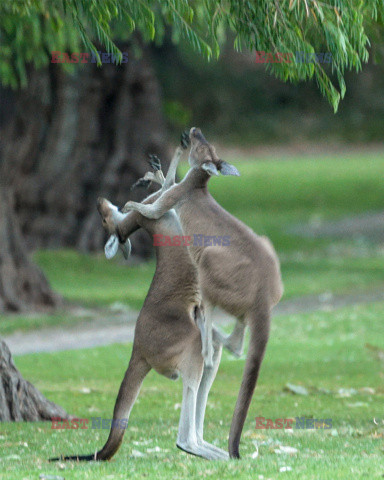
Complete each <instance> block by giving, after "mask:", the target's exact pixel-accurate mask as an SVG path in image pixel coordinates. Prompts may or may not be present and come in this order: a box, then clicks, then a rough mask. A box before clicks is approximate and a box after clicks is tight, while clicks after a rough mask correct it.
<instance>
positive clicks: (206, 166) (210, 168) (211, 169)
mask: <svg viewBox="0 0 384 480" xmlns="http://www.w3.org/2000/svg"><path fill="white" fill-rule="evenodd" d="M201 168H202V169H203V170H205V171H206V172H207V173H208V174H209V175H211V176H212V175H219V172H218V170H217V168H216V165H215V164H214V163H213V162H204V163H203V164H202V165H201Z"/></svg>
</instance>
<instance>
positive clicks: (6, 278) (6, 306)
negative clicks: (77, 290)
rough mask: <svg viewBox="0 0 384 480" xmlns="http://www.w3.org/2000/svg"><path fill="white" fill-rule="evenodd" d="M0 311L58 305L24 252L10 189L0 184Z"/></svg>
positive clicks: (56, 297) (56, 299) (44, 307)
mask: <svg viewBox="0 0 384 480" xmlns="http://www.w3.org/2000/svg"><path fill="white" fill-rule="evenodd" d="M0 246H1V248H0V312H1V311H13V312H18V311H27V310H41V309H47V308H53V307H55V306H56V305H57V303H58V302H59V300H60V299H59V297H58V296H57V295H56V294H54V293H53V292H52V290H51V288H50V286H49V284H48V282H47V280H46V278H45V276H44V275H43V273H42V272H41V270H40V269H39V268H38V267H37V266H36V265H34V264H33V263H32V262H31V261H30V259H29V257H28V255H27V253H26V247H25V245H24V242H23V239H22V237H21V234H20V228H19V226H18V222H17V219H16V216H15V214H14V210H13V194H12V188H11V187H9V186H7V185H4V183H3V182H0Z"/></svg>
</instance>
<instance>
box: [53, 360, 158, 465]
mask: <svg viewBox="0 0 384 480" xmlns="http://www.w3.org/2000/svg"><path fill="white" fill-rule="evenodd" d="M150 369H151V367H150V366H149V365H148V363H147V362H146V361H145V360H144V359H142V358H135V354H134V353H133V354H132V358H131V361H130V362H129V366H128V369H127V371H126V372H125V375H124V379H123V381H122V383H121V386H120V390H119V393H118V395H117V399H116V403H115V409H114V411H113V422H112V427H111V430H110V432H109V437H108V440H107V442H106V444H105V445H104V447H103V448H102V449H101V450H99V451H97V452H95V453H93V454H90V455H72V456H62V457H57V458H51V459H50V461H58V460H76V461H87V462H90V461H92V460H110V459H111V458H112V457H113V455H114V454H115V453H116V452H117V450H118V449H119V447H120V445H121V443H122V441H123V437H124V433H125V429H126V427H127V423H128V418H129V415H130V413H131V410H132V407H133V404H134V403H135V401H136V398H137V396H138V394H139V391H140V387H141V384H142V383H143V380H144V378H145V376H146V375H147V373H148V372H149V371H150Z"/></svg>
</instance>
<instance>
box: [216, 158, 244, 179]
mask: <svg viewBox="0 0 384 480" xmlns="http://www.w3.org/2000/svg"><path fill="white" fill-rule="evenodd" d="M219 170H220V173H221V174H222V175H234V176H235V177H240V173H239V171H238V170H237V168H236V167H234V166H233V165H231V164H230V163H227V162H224V160H222V161H221V162H220V165H219Z"/></svg>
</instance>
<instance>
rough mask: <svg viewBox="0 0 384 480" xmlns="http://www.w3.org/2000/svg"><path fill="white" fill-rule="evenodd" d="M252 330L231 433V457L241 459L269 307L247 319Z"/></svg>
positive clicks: (267, 331) (266, 339)
mask: <svg viewBox="0 0 384 480" xmlns="http://www.w3.org/2000/svg"><path fill="white" fill-rule="evenodd" d="M246 320H247V323H248V325H249V328H250V334H251V336H250V341H249V347H248V354H247V360H246V363H245V367H244V373H243V380H242V382H241V387H240V391H239V395H238V397H237V401H236V407H235V411H234V413H233V417H232V423H231V429H230V432H229V442H228V446H229V456H230V457H231V458H240V453H239V444H240V437H241V433H242V431H243V427H244V422H245V419H246V418H247V413H248V409H249V405H250V403H251V400H252V395H253V392H254V390H255V387H256V382H257V378H258V376H259V371H260V366H261V362H262V361H263V357H264V352H265V348H266V346H267V342H268V337H269V325H270V309H269V306H267V305H265V306H264V305H261V304H258V305H257V306H256V307H255V308H254V309H253V311H252V312H250V313H249V314H248V315H247V317H246Z"/></svg>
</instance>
